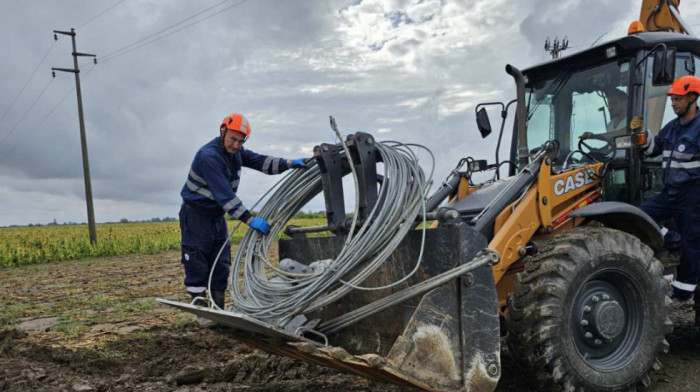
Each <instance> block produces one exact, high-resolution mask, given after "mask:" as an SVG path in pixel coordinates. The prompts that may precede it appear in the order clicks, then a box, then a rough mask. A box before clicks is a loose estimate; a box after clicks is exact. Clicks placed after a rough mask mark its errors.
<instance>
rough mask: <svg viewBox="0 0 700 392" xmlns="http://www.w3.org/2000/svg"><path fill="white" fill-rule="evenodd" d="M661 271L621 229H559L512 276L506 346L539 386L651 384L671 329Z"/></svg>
mask: <svg viewBox="0 0 700 392" xmlns="http://www.w3.org/2000/svg"><path fill="white" fill-rule="evenodd" d="M662 273H663V266H662V265H661V263H660V262H659V261H658V260H656V259H655V258H654V253H653V251H652V250H651V249H650V248H649V247H648V246H646V245H644V244H643V243H642V242H641V241H639V239H637V238H636V237H634V236H632V235H630V234H627V233H624V232H622V231H619V230H613V229H607V228H602V227H591V226H586V227H579V228H576V229H573V230H571V231H569V232H567V233H564V234H560V235H557V236H556V237H555V238H554V239H553V240H551V241H549V242H547V243H545V244H544V245H542V246H541V247H540V249H539V252H538V253H537V254H535V255H533V256H530V257H528V258H527V259H526V260H525V270H524V271H523V272H521V273H519V274H518V275H517V277H516V279H515V291H514V292H513V293H512V294H511V295H510V296H509V298H508V306H509V312H508V315H507V317H506V328H507V330H508V347H509V349H510V351H511V353H512V354H513V356H514V357H515V359H516V360H518V361H520V362H521V363H522V364H524V365H525V366H526V368H528V369H529V370H530V371H531V373H530V374H532V376H534V379H531V381H533V382H534V383H536V384H537V386H538V389H539V390H555V389H562V390H565V391H636V390H637V387H638V386H644V387H646V386H648V385H649V384H650V378H649V374H650V372H651V371H652V370H658V369H660V367H661V364H660V362H659V361H658V357H659V355H660V354H661V353H666V352H668V347H669V346H668V342H667V341H666V339H665V335H666V334H667V333H670V332H671V330H672V329H673V324H672V322H671V320H670V318H669V317H668V316H669V314H670V305H671V303H672V302H671V300H670V298H669V297H668V295H669V293H670V287H669V284H668V281H666V280H664V279H663V274H662ZM640 384H641V385H640Z"/></svg>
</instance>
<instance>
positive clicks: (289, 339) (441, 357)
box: [158, 224, 501, 391]
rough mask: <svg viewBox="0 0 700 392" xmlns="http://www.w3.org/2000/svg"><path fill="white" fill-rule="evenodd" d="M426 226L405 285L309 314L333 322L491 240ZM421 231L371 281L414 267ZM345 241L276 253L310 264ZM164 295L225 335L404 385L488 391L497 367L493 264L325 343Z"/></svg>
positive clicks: (288, 244) (306, 243)
mask: <svg viewBox="0 0 700 392" xmlns="http://www.w3.org/2000/svg"><path fill="white" fill-rule="evenodd" d="M427 234H428V238H427V240H426V243H425V247H426V249H425V252H424V255H425V256H424V260H423V263H422V264H421V268H420V270H419V272H418V273H416V274H415V276H414V277H412V278H411V279H410V280H409V281H408V282H406V283H405V284H404V285H402V286H399V287H396V288H392V289H388V290H382V291H381V292H374V291H370V292H367V291H353V292H351V293H350V294H348V295H346V296H345V297H343V299H341V300H340V301H338V302H337V303H334V304H333V306H328V307H326V308H323V309H320V310H317V311H314V312H312V313H310V314H305V316H306V317H307V318H308V319H316V318H320V319H321V320H330V319H332V318H334V317H337V316H339V315H342V314H345V313H347V312H348V311H349V310H352V309H356V308H358V307H361V306H364V305H367V304H369V303H373V302H374V301H377V300H378V299H380V298H383V297H386V296H387V295H389V294H392V293H393V292H397V291H400V290H401V289H405V288H406V287H408V286H413V285H415V284H417V283H419V282H421V281H424V280H426V279H429V278H430V277H433V276H436V275H439V274H440V273H443V272H446V271H449V270H451V269H453V268H454V267H456V266H459V265H461V264H464V263H466V262H468V261H470V260H472V259H473V258H474V256H475V255H476V253H477V252H478V251H479V250H481V249H482V248H484V247H486V245H487V244H486V239H485V238H484V237H483V236H482V235H481V234H479V233H478V232H476V231H475V230H473V229H472V228H471V227H469V226H467V225H465V224H459V225H457V226H452V227H448V228H437V229H432V230H429V231H428V232H427ZM420 238H421V233H420V232H419V231H416V232H412V233H410V234H409V235H408V236H407V237H406V238H405V239H404V241H403V243H402V245H401V246H399V248H397V250H396V251H395V252H394V254H392V256H391V258H390V260H388V261H387V263H385V266H383V267H381V268H380V269H379V270H378V271H377V272H376V273H375V274H373V276H371V277H370V278H369V279H368V280H367V281H366V282H365V283H366V284H367V285H368V286H376V285H380V284H386V283H388V282H391V281H395V280H397V278H399V277H401V276H403V275H404V274H405V273H406V272H407V271H410V269H411V268H413V265H414V263H415V260H416V259H415V257H414V256H415V255H417V254H418V252H419V251H420ZM342 243H343V238H342V237H321V238H308V239H292V240H281V241H280V259H282V258H283V257H289V258H292V259H294V260H298V261H300V262H303V263H306V264H308V263H310V262H311V261H314V260H318V259H324V258H328V257H334V252H339V250H340V249H341V248H342ZM158 302H160V303H163V304H166V305H169V306H174V307H176V308H178V309H181V310H184V311H187V312H190V313H194V314H196V315H198V316H202V317H205V318H208V319H211V320H213V321H215V322H217V323H219V324H222V325H225V326H227V327H230V328H228V329H226V332H227V333H230V334H232V336H233V337H235V338H236V339H237V340H239V341H242V342H244V343H246V344H248V345H250V346H252V347H255V348H258V349H261V350H264V351H267V352H271V353H274V354H279V355H284V356H288V357H292V358H295V359H300V360H303V361H306V362H310V363H313V364H317V365H321V366H325V367H331V368H334V369H337V370H341V371H344V372H348V373H353V374H357V375H360V376H363V377H366V378H371V379H375V380H378V381H383V382H390V383H394V384H398V385H400V386H404V387H412V388H417V389H421V390H429V391H492V390H494V389H495V387H496V384H497V383H498V379H499V377H500V373H501V371H500V323H499V314H498V302H497V294H496V286H495V284H494V280H493V273H492V270H491V267H489V266H485V267H479V268H478V269H476V270H473V271H471V272H469V273H467V274H465V275H463V276H460V277H458V278H456V279H453V280H451V281H449V282H448V283H445V284H443V285H441V286H439V287H437V288H435V289H433V290H431V291H429V292H427V293H425V294H424V295H422V296H418V297H415V298H411V299H408V300H406V301H405V302H404V303H401V304H399V305H395V306H392V307H390V308H387V309H384V310H382V311H381V312H379V313H377V314H374V315H372V316H370V317H367V318H365V319H362V320H360V321H357V322H356V323H354V324H352V325H350V326H348V327H346V328H345V329H343V330H341V331H339V332H336V333H333V334H330V335H328V339H329V342H330V345H329V346H324V345H323V344H320V343H318V342H316V341H313V340H310V339H307V338H305V337H303V336H297V335H295V334H292V333H290V332H289V331H285V330H283V329H280V328H278V327H275V326H272V325H270V324H267V323H265V322H263V321H260V320H256V319H254V318H252V317H250V316H246V315H243V314H239V313H232V312H227V311H221V310H213V309H209V308H205V307H201V306H196V305H191V304H187V303H179V302H175V301H171V300H165V299H158ZM387 320H394V321H395V322H392V323H387Z"/></svg>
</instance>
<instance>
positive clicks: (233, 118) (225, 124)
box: [219, 113, 250, 139]
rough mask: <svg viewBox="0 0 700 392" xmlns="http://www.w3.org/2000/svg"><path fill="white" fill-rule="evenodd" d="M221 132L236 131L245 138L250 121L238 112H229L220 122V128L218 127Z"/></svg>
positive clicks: (247, 134) (248, 134) (248, 131)
mask: <svg viewBox="0 0 700 392" xmlns="http://www.w3.org/2000/svg"><path fill="white" fill-rule="evenodd" d="M219 130H220V131H221V133H222V134H223V133H224V131H227V130H228V131H236V132H240V133H242V134H244V135H245V137H246V139H247V138H248V136H250V123H248V120H247V119H246V118H245V116H243V115H242V114H240V113H231V114H229V115H228V116H226V118H224V121H222V122H221V128H220V129H219Z"/></svg>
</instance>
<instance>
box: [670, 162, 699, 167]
mask: <svg viewBox="0 0 700 392" xmlns="http://www.w3.org/2000/svg"><path fill="white" fill-rule="evenodd" d="M671 167H672V168H674V169H697V168H699V167H700V161H693V162H677V161H671Z"/></svg>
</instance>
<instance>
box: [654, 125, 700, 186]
mask: <svg viewBox="0 0 700 392" xmlns="http://www.w3.org/2000/svg"><path fill="white" fill-rule="evenodd" d="M645 154H646V155H647V156H649V157H654V156H658V155H662V157H663V160H662V163H661V167H662V168H663V180H664V185H665V186H666V187H667V188H668V189H669V191H671V193H673V192H672V191H674V190H679V189H680V188H682V187H683V186H686V185H696V184H700V112H698V114H696V115H695V117H693V118H692V119H690V120H689V121H687V122H684V123H683V122H681V121H680V119H678V118H676V119H674V120H672V121H670V122H669V123H668V124H666V125H665V126H664V127H663V128H661V131H659V134H658V135H656V136H655V137H654V138H653V139H652V141H651V143H650V144H649V147H648V148H647V150H646V151H645Z"/></svg>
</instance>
